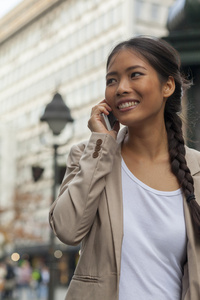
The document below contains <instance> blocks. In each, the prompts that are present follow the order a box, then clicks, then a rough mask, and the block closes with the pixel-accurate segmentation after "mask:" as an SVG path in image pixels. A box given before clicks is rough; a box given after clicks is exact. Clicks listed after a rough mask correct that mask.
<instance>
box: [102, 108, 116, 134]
mask: <svg viewBox="0 0 200 300" xmlns="http://www.w3.org/2000/svg"><path fill="white" fill-rule="evenodd" d="M102 117H103V119H104V121H105V124H106V127H107V129H108V130H112V128H113V126H114V124H115V121H116V120H117V119H116V118H115V116H114V115H113V113H112V112H110V113H109V115H105V114H102Z"/></svg>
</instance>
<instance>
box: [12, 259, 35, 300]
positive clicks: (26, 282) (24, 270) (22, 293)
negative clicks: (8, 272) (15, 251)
mask: <svg viewBox="0 0 200 300" xmlns="http://www.w3.org/2000/svg"><path fill="white" fill-rule="evenodd" d="M16 274H17V295H18V298H19V299H20V300H21V299H23V297H27V299H28V298H30V295H31V287H30V283H31V274H32V268H31V265H30V262H29V261H28V260H23V261H22V262H21V264H20V265H19V266H18V267H17V270H16Z"/></svg>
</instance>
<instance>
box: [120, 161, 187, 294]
mask: <svg viewBox="0 0 200 300" xmlns="http://www.w3.org/2000/svg"><path fill="white" fill-rule="evenodd" d="M122 190H123V216H124V221H123V222H124V237H123V243H122V256H121V273H120V284H119V300H136V299H137V300H180V299H181V289H182V286H181V281H182V276H183V265H184V263H185V261H186V243H187V239H186V228H185V219H184V211H183V196H182V192H181V189H179V190H176V191H172V192H163V191H158V190H155V189H153V188H150V187H149V186H147V185H145V184H144V183H143V182H141V181H140V180H138V179H137V178H136V177H135V176H134V175H133V174H132V173H131V172H130V170H129V169H128V168H127V166H126V164H125V163H124V161H123V160H122Z"/></svg>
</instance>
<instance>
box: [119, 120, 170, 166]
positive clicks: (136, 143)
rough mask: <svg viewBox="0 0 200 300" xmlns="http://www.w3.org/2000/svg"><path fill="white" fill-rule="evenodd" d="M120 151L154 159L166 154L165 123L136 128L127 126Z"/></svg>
mask: <svg viewBox="0 0 200 300" xmlns="http://www.w3.org/2000/svg"><path fill="white" fill-rule="evenodd" d="M122 151H123V152H124V153H125V152H126V153H127V154H128V153H129V154H131V153H134V155H137V156H138V157H141V158H146V159H148V160H152V161H153V160H155V159H157V158H159V157H161V156H163V155H166V154H167V155H168V140H167V132H166V128H165V125H164V126H161V127H159V128H158V127H156V128H155V127H154V128H153V129H152V128H149V127H148V128H147V127H146V128H143V129H140V130H138V129H137V130H136V129H134V128H128V134H127V136H126V138H125V140H124V143H123V146H122Z"/></svg>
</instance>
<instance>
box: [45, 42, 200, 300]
mask: <svg viewBox="0 0 200 300" xmlns="http://www.w3.org/2000/svg"><path fill="white" fill-rule="evenodd" d="M106 71H107V75H106V88H105V99H104V100H102V101H101V102H100V103H98V104H97V105H96V106H95V107H93V108H92V112H91V117H90V119H89V121H88V127H89V128H90V130H91V138H90V140H89V141H87V142H85V143H81V144H79V145H75V146H74V147H73V148H72V150H71V152H70V154H69V157H68V162H67V170H66V175H65V177H64V180H63V183H62V185H61V190H60V194H59V197H58V199H57V201H56V202H55V203H54V204H53V206H52V207H51V210H50V224H51V226H52V229H53V230H54V232H55V234H56V235H57V236H58V238H59V239H60V240H61V241H63V242H64V243H66V244H71V245H76V244H78V243H80V242H81V255H80V259H79V263H78V266H77V268H76V270H75V274H74V276H73V279H72V281H71V284H70V287H69V290H68V293H67V296H66V300H72V299H73V300H79V299H82V300H90V299H91V300H93V299H95V300H102V299H104V300H124V299H126V300H132V299H138V300H152V299H153V300H161V299H162V300H180V299H182V300H199V299H200V263H199V262H200V236H199V233H200V207H199V203H200V196H199V195H200V153H199V152H197V151H195V150H192V149H189V148H187V147H186V146H185V144H184V139H183V134H182V123H181V119H180V116H179V112H180V111H181V100H182V94H183V91H185V90H186V89H187V88H188V87H189V86H190V83H189V82H187V81H186V80H185V79H184V78H183V77H182V75H181V72H180V61H179V56H178V54H177V52H176V51H175V49H173V48H172V47H171V46H170V45H168V44H167V43H166V42H164V41H162V40H160V39H155V38H146V37H136V38H133V39H131V40H128V41H124V42H122V43H120V44H119V45H117V46H116V47H115V48H114V49H113V51H112V52H111V54H110V55H109V57H108V61H107V70H106ZM111 113H112V114H114V116H115V117H116V120H117V121H115V123H114V125H113V128H112V129H111V130H108V129H107V128H106V127H105V123H104V121H103V118H102V114H104V115H107V116H108V115H109V114H111ZM120 123H121V124H123V125H124V128H123V129H122V130H121V131H119V126H120ZM195 196H196V198H195ZM191 216H192V218H191Z"/></svg>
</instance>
